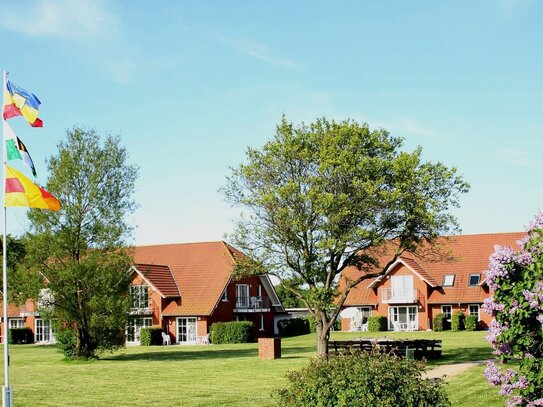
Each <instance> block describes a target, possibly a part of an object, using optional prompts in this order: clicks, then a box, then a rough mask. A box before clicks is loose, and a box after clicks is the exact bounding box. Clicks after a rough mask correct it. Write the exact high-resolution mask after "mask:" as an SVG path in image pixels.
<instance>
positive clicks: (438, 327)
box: [432, 312, 447, 332]
mask: <svg viewBox="0 0 543 407" xmlns="http://www.w3.org/2000/svg"><path fill="white" fill-rule="evenodd" d="M446 324H447V320H446V318H445V314H443V313H441V312H440V313H439V314H436V315H435V316H434V320H433V325H432V328H433V330H434V331H435V332H442V331H444V330H445V327H446Z"/></svg>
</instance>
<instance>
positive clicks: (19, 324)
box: [8, 318, 25, 329]
mask: <svg viewBox="0 0 543 407" xmlns="http://www.w3.org/2000/svg"><path fill="white" fill-rule="evenodd" d="M8 321H9V329H15V328H24V327H25V320H24V318H8Z"/></svg>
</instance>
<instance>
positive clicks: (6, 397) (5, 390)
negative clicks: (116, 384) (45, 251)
mask: <svg viewBox="0 0 543 407" xmlns="http://www.w3.org/2000/svg"><path fill="white" fill-rule="evenodd" d="M7 77H8V73H7V72H6V70H4V86H3V87H2V91H3V93H4V95H3V96H4V99H5V97H6V83H7ZM4 102H5V100H4ZM4 121H5V120H4V118H3V117H2V161H3V165H2V171H3V173H2V190H3V191H4V200H5V193H6V162H7V160H6V140H5V136H6V134H5V133H6V132H5V129H4ZM2 207H3V209H4V233H3V239H2V249H3V251H2V254H3V256H2V297H3V298H2V299H3V303H4V304H3V305H4V387H2V407H13V399H12V397H11V387H10V385H9V344H8V342H9V339H8V337H9V319H8V260H7V258H8V256H7V239H6V238H7V233H6V230H7V226H6V221H7V216H6V205H5V204H2Z"/></svg>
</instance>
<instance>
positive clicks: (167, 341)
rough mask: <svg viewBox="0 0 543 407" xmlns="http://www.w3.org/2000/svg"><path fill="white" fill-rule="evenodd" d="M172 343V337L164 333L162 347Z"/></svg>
mask: <svg viewBox="0 0 543 407" xmlns="http://www.w3.org/2000/svg"><path fill="white" fill-rule="evenodd" d="M171 344H172V342H171V339H170V335H168V334H167V333H164V332H162V345H171Z"/></svg>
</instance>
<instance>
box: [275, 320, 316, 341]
mask: <svg viewBox="0 0 543 407" xmlns="http://www.w3.org/2000/svg"><path fill="white" fill-rule="evenodd" d="M277 327H278V328H279V335H281V336H283V337H288V336H297V335H305V334H308V333H309V321H308V320H307V318H291V319H282V320H281V321H279V322H278V323H277Z"/></svg>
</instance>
